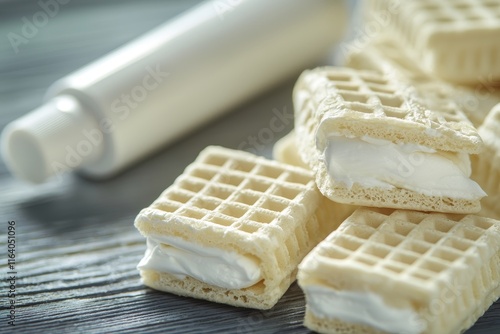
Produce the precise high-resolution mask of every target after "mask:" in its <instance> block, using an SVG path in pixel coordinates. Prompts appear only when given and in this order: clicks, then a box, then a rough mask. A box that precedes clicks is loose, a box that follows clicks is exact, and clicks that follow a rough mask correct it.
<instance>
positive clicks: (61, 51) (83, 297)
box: [0, 0, 500, 333]
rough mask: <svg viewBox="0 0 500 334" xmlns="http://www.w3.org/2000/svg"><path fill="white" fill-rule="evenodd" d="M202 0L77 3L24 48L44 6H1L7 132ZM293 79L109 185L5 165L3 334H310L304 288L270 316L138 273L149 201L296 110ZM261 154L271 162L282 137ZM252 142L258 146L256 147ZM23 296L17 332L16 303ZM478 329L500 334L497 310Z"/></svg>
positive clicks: (0, 242) (2, 121)
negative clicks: (22, 37)
mask: <svg viewBox="0 0 500 334" xmlns="http://www.w3.org/2000/svg"><path fill="white" fill-rule="evenodd" d="M196 2H197V1H194V0H189V1H160V0H143V1H133V0H120V1H118V0H114V1H113V0H101V1H98V0H73V1H70V2H69V3H68V4H65V5H60V6H59V8H58V10H57V13H56V15H54V17H52V18H50V20H49V21H48V22H47V24H45V25H43V26H42V27H40V28H39V29H38V31H37V32H36V33H35V34H34V36H31V37H30V38H29V39H27V41H26V43H24V42H23V43H21V44H19V45H18V46H17V49H18V52H17V53H16V52H15V48H14V47H13V46H12V44H11V43H9V39H8V35H9V33H16V34H20V33H22V28H23V24H24V22H25V21H24V20H25V18H26V19H28V20H31V19H32V18H33V16H34V15H35V14H36V13H37V12H38V11H40V10H41V7H40V5H39V4H38V3H37V1H34V0H32V1H27V0H18V1H13V0H11V1H1V0H0V129H2V128H3V127H4V126H5V125H6V124H7V123H8V122H10V121H12V120H14V119H15V118H17V117H19V116H20V115H22V114H24V113H26V112H28V111H29V110H31V109H33V108H35V107H37V106H38V105H39V104H40V103H41V101H42V96H43V94H44V93H45V89H46V88H47V86H48V85H49V84H50V83H52V82H53V81H55V80H56V79H58V78H60V77H62V76H64V75H65V74H67V73H69V72H71V71H73V70H75V69H77V68H79V67H80V66H82V65H85V64H86V63H88V62H90V61H92V60H94V59H96V58H98V57H100V56H101V55H103V54H105V53H107V52H108V51H110V50H112V49H114V48H116V47H117V46H119V45H121V44H123V43H124V42H126V41H128V40H130V39H131V38H133V37H136V36H139V35H140V34H142V33H143V32H146V31H148V30H149V29H151V28H153V27H154V26H156V25H158V24H160V23H162V22H164V21H165V20H167V19H168V18H170V17H172V16H174V15H176V14H178V13H180V12H182V11H183V10H185V9H186V8H189V7H190V6H192V5H194V4H195V3H196ZM293 81H294V80H293V79H291V80H290V81H288V82H285V83H283V84H282V85H281V86H280V87H277V88H275V89H274V90H273V91H269V92H268V93H267V94H265V95H261V96H259V97H258V98H256V99H255V100H253V101H250V102H248V103H246V104H244V105H241V106H239V107H238V108H236V109H235V110H233V111H232V112H231V113H229V114H227V115H226V116H224V117H222V118H219V119H218V120H217V121H215V122H212V123H211V124H209V125H208V126H206V127H204V128H202V129H200V130H199V131H197V132H196V133H193V134H192V135H190V136H188V137H186V138H185V139H183V140H180V141H178V142H177V143H176V144H175V145H172V146H170V147H168V148H165V150H164V151H162V152H160V153H159V154H157V155H155V156H154V157H151V158H149V159H148V160H146V161H144V162H143V163H141V164H138V165H136V166H134V167H133V168H131V169H129V170H128V171H126V172H125V173H123V174H121V175H119V176H117V177H115V178H113V179H111V180H108V181H105V182H94V181H91V180H86V179H83V178H80V177H77V176H73V175H67V176H66V177H65V178H64V180H63V181H61V182H52V183H48V184H44V185H41V186H36V187H35V186H30V185H26V184H24V183H22V182H20V181H18V180H15V179H14V178H12V176H11V175H10V174H9V173H8V172H7V169H6V167H5V164H4V163H3V161H0V231H1V232H0V233H1V235H2V238H1V239H0V249H1V251H0V254H1V255H2V257H3V260H2V261H1V263H2V265H1V266H0V267H1V268H2V269H1V271H2V272H1V277H2V279H1V291H0V296H1V298H0V300H1V314H0V333H37V332H38V333H104V332H123V333H127V332H130V333H132V332H134V333H143V332H149V333H156V332H158V333H159V332H162V333H285V332H287V333H308V332H309V331H308V330H307V329H306V328H304V327H303V326H302V317H303V314H304V298H303V295H302V293H301V291H300V289H299V288H298V287H297V285H296V284H294V285H293V286H292V287H291V288H290V290H289V291H288V292H287V293H286V295H285V296H284V298H283V299H282V300H281V301H280V302H279V303H278V305H276V307H274V308H273V309H272V310H269V311H256V310H248V309H239V308H234V307H230V306H225V305H218V304H214V303H209V302H204V301H199V300H194V299H190V298H181V297H177V296H174V295H170V294H166V293H161V292H157V291H154V290H152V289H149V288H146V287H144V286H143V285H142V284H141V282H140V280H139V275H138V271H137V270H136V268H135V266H136V265H137V263H138V262H139V260H140V258H141V257H142V255H143V252H144V249H145V242H144V239H143V238H142V237H141V236H140V235H139V233H138V232H137V231H136V230H135V228H134V227H133V220H134V217H135V215H136V214H137V213H138V212H139V210H140V209H141V208H143V207H145V206H147V205H149V204H150V203H151V202H152V201H153V200H154V199H155V198H156V197H157V196H158V195H159V193H160V192H161V191H162V190H163V189H164V188H166V187H167V186H168V185H169V184H171V182H172V181H173V180H174V178H175V177H176V176H177V175H179V174H180V173H181V172H182V170H183V168H184V167H185V166H186V165H187V164H188V163H190V162H191V161H192V160H193V159H194V158H195V157H196V155H197V154H198V152H199V151H200V150H201V149H202V148H203V147H205V146H206V145H208V144H216V145H223V146H227V147H232V148H236V147H238V146H239V145H240V144H241V143H244V142H245V141H248V139H249V137H250V136H256V135H257V134H258V132H259V130H261V129H263V128H265V127H268V126H269V122H270V120H271V118H272V117H273V110H275V109H278V110H280V111H281V112H289V111H291V109H292V104H291V97H290V96H291V89H292V86H293ZM284 123H286V124H284V125H285V126H284V127H283V131H282V132H278V133H275V134H274V136H275V138H273V140H272V141H270V142H266V143H264V144H263V145H262V146H260V145H259V146H258V147H255V149H256V151H257V152H258V153H259V154H261V155H265V156H268V157H269V156H270V153H271V147H272V144H273V142H274V141H275V140H277V139H278V138H279V137H281V136H283V135H284V134H285V133H287V132H288V131H289V130H290V129H291V128H292V124H291V123H287V122H284ZM247 147H249V146H247ZM9 221H15V228H16V230H15V233H16V235H15V237H16V263H15V267H14V271H15V272H16V274H14V276H15V290H16V291H15V294H16V296H15V299H14V298H7V293H8V291H9V289H10V288H9V284H10V283H9V280H8V278H9V277H10V276H12V274H8V272H9V271H10V269H9V268H8V267H7V266H6V263H7V260H8V252H7V251H8V248H7V243H6V242H7V233H8V222H9ZM10 300H15V302H16V304H15V305H16V308H15V317H16V318H15V324H16V326H15V327H12V326H9V324H8V321H9V318H8V314H9V312H10V309H9V304H8V303H9V301H10ZM468 333H500V303H498V302H497V303H496V304H495V305H493V306H492V307H491V309H490V310H489V311H488V312H487V313H486V314H485V315H484V316H483V317H482V318H481V319H479V321H478V322H477V323H476V325H475V326H474V327H473V328H472V329H471V330H470V331H469V332H468Z"/></svg>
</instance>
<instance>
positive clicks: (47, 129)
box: [1, 95, 103, 183]
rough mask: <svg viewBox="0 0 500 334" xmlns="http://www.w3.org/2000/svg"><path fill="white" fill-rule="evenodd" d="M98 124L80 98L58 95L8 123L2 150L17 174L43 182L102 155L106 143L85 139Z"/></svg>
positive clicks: (11, 168) (8, 164)
mask: <svg viewBox="0 0 500 334" xmlns="http://www.w3.org/2000/svg"><path fill="white" fill-rule="evenodd" d="M96 128H97V126H96V122H95V120H94V119H93V117H92V116H91V115H90V113H89V112H87V111H86V110H85V109H84V107H83V106H82V105H81V103H80V102H79V101H78V100H77V99H75V98H74V97H72V96H69V95H62V96H58V97H55V98H53V99H52V100H50V101H49V102H47V103H46V104H44V105H42V106H41V107H40V108H38V109H35V110H34V111H32V112H31V113H29V114H27V115H25V116H24V117H21V118H19V119H18V120H16V121H14V122H12V123H10V124H9V125H7V126H6V127H5V129H4V131H3V133H2V137H1V141H2V146H1V153H2V156H3V159H4V161H5V163H6V164H7V167H8V168H9V169H10V171H11V172H12V173H13V174H14V175H16V176H17V177H19V178H21V179H23V180H26V181H29V182H32V183H42V182H45V181H46V180H47V179H48V178H49V177H51V176H53V175H55V174H58V173H63V172H66V171H69V170H73V169H78V168H80V167H83V166H85V165H86V164H88V163H89V162H92V161H95V160H96V159H98V158H99V157H100V156H101V155H102V151H103V149H102V146H103V145H89V141H88V140H85V131H88V130H89V129H96Z"/></svg>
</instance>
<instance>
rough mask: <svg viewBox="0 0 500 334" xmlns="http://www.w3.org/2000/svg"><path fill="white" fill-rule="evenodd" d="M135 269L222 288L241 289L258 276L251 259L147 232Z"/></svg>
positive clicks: (257, 269) (256, 279)
mask: <svg viewBox="0 0 500 334" xmlns="http://www.w3.org/2000/svg"><path fill="white" fill-rule="evenodd" d="M137 267H138V268H139V269H150V270H154V271H159V272H164V273H169V274H172V275H174V276H176V277H177V278H179V279H184V278H185V277H186V276H189V277H192V278H195V279H197V280H199V281H202V282H205V283H207V284H211V285H215V286H218V287H221V288H225V289H242V288H246V287H249V286H252V285H254V284H255V283H257V282H258V281H260V279H261V270H260V267H259V265H258V263H257V261H255V260H254V259H252V258H250V257H248V256H244V255H241V254H238V253H236V252H229V251H225V250H222V249H219V248H215V247H205V246H201V245H198V244H196V243H193V242H188V241H185V240H183V239H180V238H177V237H171V236H160V235H155V236H149V237H148V238H147V249H146V254H145V255H144V258H143V259H142V260H141V262H140V263H139V265H138V266H137Z"/></svg>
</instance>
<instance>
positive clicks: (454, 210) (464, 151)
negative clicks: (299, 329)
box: [136, 0, 500, 333]
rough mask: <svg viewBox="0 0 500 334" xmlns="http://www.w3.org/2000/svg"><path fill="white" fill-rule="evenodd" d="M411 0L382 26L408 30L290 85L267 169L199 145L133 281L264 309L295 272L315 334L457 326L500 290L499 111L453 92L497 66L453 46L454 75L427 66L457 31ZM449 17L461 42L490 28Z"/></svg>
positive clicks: (146, 215) (148, 211)
mask: <svg viewBox="0 0 500 334" xmlns="http://www.w3.org/2000/svg"><path fill="white" fill-rule="evenodd" d="M459 2H460V3H461V4H462V7H466V6H465V4H467V6H472V7H473V6H474V4H480V6H479V7H478V8H479V9H473V10H469V11H468V12H467V13H469V12H470V13H476V12H477V13H482V12H481V11H482V10H483V9H484V8H483V7H484V6H486V7H494V6H491V5H488V1H486V0H485V1H484V2H483V1H476V2H475V1H472V0H470V1H469V0H467V1H464V0H460V1H459ZM443 3H444V5H438V6H437V7H439V8H440V9H439V10H443V9H442V8H445V7H446V8H448V7H453V8H455V5H453V4H452V3H451V2H450V1H444V2H443ZM420 4H425V6H424V5H419V4H418V3H417V2H412V1H408V2H403V3H400V6H402V7H401V8H400V11H399V12H397V13H396V14H395V16H394V17H393V18H392V19H394V20H399V21H401V20H405V19H408V15H409V14H408V13H409V12H411V11H412V10H414V11H415V13H416V14H417V15H416V16H418V18H415V19H413V18H411V19H408V21H409V22H399V21H398V22H396V21H394V22H393V21H392V19H391V21H390V24H389V27H390V28H391V27H392V28H391V29H394V27H403V28H404V29H406V30H405V32H404V33H401V36H397V34H393V35H394V36H393V37H387V38H385V37H384V38H380V39H376V40H374V41H372V42H370V43H368V44H367V45H366V46H365V49H361V50H357V52H352V53H351V54H350V55H349V56H348V57H347V64H348V65H350V66H351V68H348V67H345V68H341V67H322V68H317V69H314V70H308V71H305V72H304V73H303V74H302V75H301V76H300V78H299V79H298V81H297V83H296V86H295V89H294V92H293V101H294V108H295V130H294V132H292V133H291V134H290V135H288V136H286V137H285V138H283V139H282V140H280V141H279V142H278V143H277V144H276V145H275V147H274V157H275V159H276V160H278V161H279V162H277V161H270V160H267V159H264V158H262V157H257V156H255V155H252V154H249V153H244V152H240V151H235V150H229V149H225V148H220V147H209V148H207V149H205V150H204V151H202V152H201V153H200V155H199V156H198V158H197V159H196V160H195V161H194V162H193V163H192V164H191V165H190V166H188V167H187V168H186V170H185V171H184V173H183V174H182V175H181V176H179V178H177V179H176V181H175V182H174V184H172V185H171V186H170V187H169V188H167V189H166V190H165V192H164V193H163V194H161V195H160V197H159V198H158V199H157V200H156V201H155V202H154V203H153V204H151V205H150V206H149V207H148V208H145V209H144V210H142V211H141V213H140V214H139V215H138V217H137V219H136V227H137V228H138V229H139V231H140V232H141V233H142V234H143V235H144V236H145V237H146V238H147V250H146V254H145V256H144V258H143V259H142V261H141V262H140V263H139V266H138V268H139V270H140V272H141V276H142V279H143V282H144V283H145V284H146V285H148V286H150V287H152V288H155V289H158V290H162V291H166V292H171V293H174V294H178V295H182V296H190V297H195V298H200V299H206V300H209V301H214V302H220V303H226V304H230V305H234V306H242V307H250V308H257V309H268V308H271V307H272V306H273V305H274V304H275V303H276V302H277V301H278V300H279V298H280V297H281V296H282V295H283V294H284V293H285V291H286V289H287V288H288V287H289V285H290V284H291V283H292V282H293V280H294V279H295V277H296V274H297V271H298V278H299V284H300V286H301V287H302V288H303V290H304V292H305V295H306V301H307V306H306V318H305V325H306V326H307V327H309V328H311V329H313V330H316V331H319V332H325V333H458V332H461V331H463V330H465V329H466V328H468V327H470V326H471V325H472V324H473V323H474V322H475V321H476V320H477V318H478V317H480V316H481V315H482V314H483V313H484V311H485V310H486V309H487V308H488V307H489V305H491V303H492V302H494V301H495V300H496V299H497V298H498V296H499V295H500V274H499V271H500V242H499V238H500V222H499V221H496V220H493V219H491V218H495V219H497V218H499V217H500V214H498V212H499V211H498V209H497V208H496V205H495V202H496V199H498V198H499V197H498V194H499V193H500V189H499V187H498V181H499V180H500V167H499V166H500V165H499V163H498V161H497V160H498V156H499V153H498V152H499V150H500V146H499V143H500V139H499V138H498V133H497V129H498V126H499V125H500V122H499V120H500V116H499V115H500V106H499V107H498V108H497V109H494V110H493V111H492V112H491V113H490V114H489V115H488V117H486V115H487V114H488V112H486V111H485V110H486V109H489V108H490V107H491V106H492V105H493V104H494V102H495V101H496V100H495V99H496V97H495V96H494V94H491V96H490V97H491V99H488V100H485V99H482V100H480V103H479V104H478V105H479V106H477V105H472V104H467V103H464V101H463V100H460V98H461V97H462V95H467V94H468V95H467V96H471V95H472V94H474V92H475V90H474V88H471V87H470V86H467V84H469V83H471V82H473V80H472V79H471V73H473V72H474V71H476V72H477V73H484V72H481V71H483V70H484V68H483V67H484V66H486V67H488V68H489V69H490V72H489V73H491V74H492V78H493V80H496V78H497V74H496V73H497V72H496V64H497V63H496V62H495V61H489V60H488V61H487V62H486V63H485V64H486V65H485V64H478V63H477V62H474V61H473V60H474V59H476V60H477V59H479V58H481V57H482V56H479V58H478V57H477V55H476V56H474V55H473V53H471V52H469V51H467V50H466V51H464V52H463V53H460V54H459V56H458V58H457V57H456V56H454V55H449V56H448V55H447V56H446V57H451V58H450V59H452V58H453V57H455V58H453V59H452V60H450V61H451V62H455V63H456V62H461V61H464V64H465V65H466V66H465V67H464V68H465V70H464V71H463V73H452V71H450V70H449V68H445V69H440V70H439V71H434V69H435V67H436V66H438V65H439V62H442V61H444V60H443V59H444V58H443V57H444V55H443V52H442V50H443V48H441V46H440V45H439V43H441V42H442V41H443V40H444V41H445V40H446V38H447V37H449V36H452V37H451V38H452V39H453V38H457V37H456V36H454V35H453V33H452V32H450V30H449V29H448V28H446V29H444V28H443V27H442V26H441V25H440V24H438V23H435V24H432V20H434V19H436V18H439V15H437V16H436V15H434V16H432V15H430V14H429V13H428V10H430V8H431V7H432V4H431V3H430V2H429V1H422V2H421V3H420ZM386 5H387V1H383V0H380V1H374V2H372V3H371V5H370V6H373V7H372V8H378V9H379V10H380V9H382V10H383V8H385V7H384V6H386ZM443 6H444V7H443ZM481 6H483V7H481ZM403 7H404V8H403ZM427 7H428V8H427ZM408 8H409V9H408ZM481 8H483V9H481ZM464 12H465V11H464ZM460 13H462V12H460ZM455 14H456V13H455ZM455 14H453V15H455ZM398 15H399V16H398ZM456 15H458V16H460V15H462V14H460V15H459V14H456ZM485 15H486V14H485ZM488 15H489V14H488ZM483 16H484V15H483ZM483 16H481V18H484V17H483ZM486 16H487V15H486ZM488 17H489V16H488ZM429 22H431V23H429ZM457 22H458V23H457ZM457 22H455V21H453V24H455V23H457V26H459V27H460V29H461V31H463V32H465V35H467V36H469V35H470V36H473V37H477V36H482V35H481V31H483V32H485V35H484V36H483V37H484V38H477V39H478V41H477V43H484V41H485V40H487V38H486V37H485V36H488V34H490V33H491V31H493V32H496V31H497V30H495V29H497V26H496V25H495V24H496V23H495V22H493V23H492V24H491V25H490V26H488V24H486V25H484V24H483V25H480V26H479V29H476V28H475V27H473V26H472V25H470V24H462V21H457ZM420 23H425V29H424V30H425V31H424V32H422V34H423V35H425V36H416V35H418V29H415V27H416V26H418V24H420ZM483 23H484V22H483ZM437 28H439V29H437ZM441 28H443V29H441ZM433 29H434V30H433ZM490 30H491V31H490ZM408 31H413V32H411V33H409V34H408ZM415 34H416V35H415ZM477 34H479V35H477ZM389 35H390V34H389ZM408 36H410V37H408ZM411 36H413V37H411ZM436 36H437V37H436ZM443 36H444V37H443ZM462 37H463V36H462ZM405 38H406V39H407V40H406V41H405ZM397 41H399V42H397ZM401 41H404V43H406V44H405V45H406V48H407V50H406V51H404V52H403V51H401V50H399V51H401V52H399V51H398V48H399V45H400V44H398V43H402V42H401ZM436 41H438V42H439V43H436ZM468 41H470V40H468ZM412 43H413V44H412ZM470 45H472V44H470ZM487 47H488V46H484V47H483V45H482V44H481V47H480V48H479V49H478V50H483V49H485V48H487ZM429 48H434V49H433V50H431V51H429V50H428V49H429ZM491 50H497V49H496V47H495V46H493V47H492V48H491ZM480 52H482V51H480ZM492 52H496V51H492ZM419 57H423V58H425V60H422V61H416V60H415V59H419ZM436 57H437V58H439V59H437V58H436ZM461 57H462V58H463V59H465V60H461V59H462V58H461ZM423 58H422V59H423ZM471 59H473V60H471ZM421 65H422V66H421ZM478 71H479V72H478ZM445 80H453V81H454V82H451V81H450V82H446V81H445ZM459 84H460V86H459ZM481 85H482V86H480V87H481V88H480V89H485V87H484V84H483V83H481ZM490 88H491V87H488V88H487V89H490ZM462 92H463V93H464V94H462ZM478 108H479V109H480V110H479V111H478ZM485 118H486V120H485ZM483 121H484V124H483ZM476 126H480V127H479V131H478V130H476ZM471 162H472V163H471ZM476 182H477V183H476ZM483 189H484V190H486V193H488V195H490V196H488V197H485V195H486V193H485V192H484V191H483ZM481 203H482V209H481ZM480 210H481V211H480ZM353 212H354V213H353ZM351 214H352V215H351ZM346 218H347V219H346ZM325 238H326V239H325ZM311 250H312V251H311ZM307 254H308V255H307ZM306 255H307V256H306ZM299 263H300V265H299Z"/></svg>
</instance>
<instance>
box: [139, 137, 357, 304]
mask: <svg viewBox="0 0 500 334" xmlns="http://www.w3.org/2000/svg"><path fill="white" fill-rule="evenodd" d="M326 201H327V200H326V199H325V198H324V197H322V196H321V194H320V192H319V191H318V189H317V188H316V186H315V183H314V179H313V177H312V174H311V172H310V171H308V170H306V169H302V168H296V167H293V166H291V165H287V164H283V163H279V162H275V161H271V160H267V159H265V158H262V157H257V156H254V155H252V154H250V153H245V152H241V151H235V150H230V149H225V148H222V147H208V148H206V149H205V150H204V151H203V152H201V153H200V155H199V157H198V158H197V159H196V161H195V162H193V163H192V164H191V165H190V166H188V167H187V168H186V170H185V171H184V173H183V174H182V175H181V176H180V177H179V178H178V179H177V180H176V181H175V182H174V184H173V185H171V186H170V187H169V188H168V189H167V190H165V192H164V193H163V194H161V195H160V197H159V198H158V199H157V200H156V201H155V202H154V203H153V204H152V205H151V206H150V207H148V208H145V209H144V210H142V211H141V213H140V214H139V215H138V216H137V219H136V222H135V225H136V227H137V228H138V229H139V231H140V232H141V233H142V234H143V235H144V236H145V237H146V238H147V239H148V249H147V251H146V255H145V257H144V258H143V260H142V261H141V263H140V264H139V266H138V267H139V270H140V271H141V276H142V279H143V282H144V283H145V284H146V285H148V286H150V287H153V288H155V289H158V290H163V291H167V292H171V293H175V294H178V295H182V296H190V297H195V298H200V299H206V300H210V301H214V302H219V303H226V304H230V305H234V306H242V307H250V308H256V309H268V308H270V307H272V306H273V305H274V304H276V302H277V301H278V300H279V298H280V297H281V296H282V295H283V294H284V293H285V291H286V290H287V289H288V287H289V286H290V284H291V283H292V282H293V281H294V280H295V275H296V271H297V265H298V264H299V262H300V261H301V260H302V259H303V257H304V256H305V255H306V254H307V253H308V252H309V251H310V250H311V249H312V248H313V247H314V246H316V245H317V244H318V243H319V242H320V241H321V240H323V239H324V238H325V237H326V236H327V235H328V233H330V232H331V231H333V230H334V229H335V228H337V227H338V225H339V224H340V223H341V222H342V221H343V219H344V218H346V217H347V216H348V215H349V214H350V213H351V212H352V211H353V209H354V208H352V209H349V207H346V206H342V205H340V204H333V203H325V202H326Z"/></svg>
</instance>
